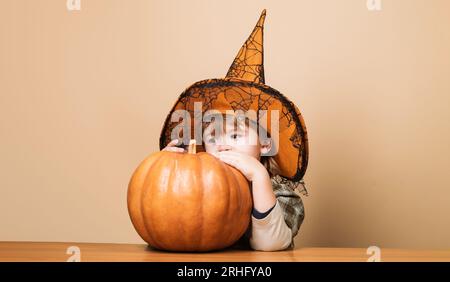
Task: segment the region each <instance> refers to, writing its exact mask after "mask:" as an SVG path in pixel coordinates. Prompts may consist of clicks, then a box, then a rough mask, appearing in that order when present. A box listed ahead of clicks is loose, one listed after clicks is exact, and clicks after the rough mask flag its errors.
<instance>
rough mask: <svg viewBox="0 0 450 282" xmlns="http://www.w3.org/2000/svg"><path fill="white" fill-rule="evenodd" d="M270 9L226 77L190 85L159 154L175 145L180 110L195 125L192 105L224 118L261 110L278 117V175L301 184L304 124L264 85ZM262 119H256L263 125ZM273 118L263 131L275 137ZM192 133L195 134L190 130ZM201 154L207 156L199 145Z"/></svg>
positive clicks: (288, 103)
mask: <svg viewBox="0 0 450 282" xmlns="http://www.w3.org/2000/svg"><path fill="white" fill-rule="evenodd" d="M265 17H266V10H263V12H262V13H261V16H260V18H259V20H258V22H257V24H256V26H255V28H254V29H253V32H252V33H251V34H250V36H249V37H248V39H247V40H246V41H245V43H244V44H243V45H242V47H241V49H240V50H239V52H238V54H237V56H236V58H235V59H234V61H233V63H232V64H231V66H230V68H229V70H228V72H227V74H226V77H225V78H221V79H206V80H202V81H199V82H196V83H194V84H192V85H191V86H190V87H188V88H187V89H186V90H185V91H184V92H183V93H182V94H181V95H180V96H179V98H178V100H177V101H176V102H175V104H174V106H173V107H172V110H171V111H170V113H169V115H168V116H167V118H166V121H165V122H164V125H163V128H162V131H161V136H160V140H159V145H160V149H163V148H164V147H166V146H167V144H168V143H169V142H170V141H171V133H172V130H173V129H174V128H175V127H176V126H177V123H176V122H172V119H171V117H172V114H173V113H174V112H175V111H177V110H185V111H186V112H187V113H189V114H190V115H191V120H194V118H195V117H194V113H195V111H194V103H196V102H201V105H202V109H201V111H202V113H205V112H206V111H208V110H216V111H220V112H222V113H225V112H226V111H228V110H233V111H239V110H240V111H244V112H246V111H249V110H253V111H255V112H257V113H259V112H260V110H263V111H267V113H268V115H270V113H271V112H272V111H278V113H279V120H278V121H279V123H278V130H279V139H278V144H276V147H277V154H276V155H275V156H274V158H275V161H276V162H277V164H278V167H279V171H280V176H282V177H285V178H287V179H289V180H292V181H300V180H301V179H302V178H303V176H304V174H305V172H306V168H307V165H308V154H309V149H308V136H307V132H306V126H305V122H304V120H303V117H302V115H301V113H300V111H299V109H298V108H297V106H296V105H295V104H294V103H292V102H291V101H290V100H289V99H288V98H287V97H286V96H284V95H283V94H281V93H280V92H279V91H277V90H275V89H273V88H272V87H270V86H268V85H266V84H265V77H264V62H263V61H264V57H263V55H264V52H263V51H264V50H263V29H264V19H265ZM261 118H262V117H261V116H259V114H258V117H257V121H258V122H260V119H261ZM270 120H271V119H270V118H268V117H267V116H266V117H265V122H266V123H265V126H264V128H265V129H266V130H267V132H269V134H271V131H272V124H271V122H270ZM193 129H194V126H192V128H191V130H193ZM192 132H193V131H192ZM199 146H200V148H199V149H198V151H204V148H203V146H202V145H199Z"/></svg>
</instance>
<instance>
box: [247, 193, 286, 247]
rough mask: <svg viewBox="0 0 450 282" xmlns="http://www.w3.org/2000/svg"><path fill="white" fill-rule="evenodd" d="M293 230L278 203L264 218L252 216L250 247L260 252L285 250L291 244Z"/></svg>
mask: <svg viewBox="0 0 450 282" xmlns="http://www.w3.org/2000/svg"><path fill="white" fill-rule="evenodd" d="M291 240H292V233H291V229H289V227H288V226H287V225H286V222H285V221H284V220H283V211H282V210H281V208H280V204H279V202H278V201H276V203H275V206H274V208H273V209H272V211H271V212H270V213H269V214H268V215H267V216H266V217H264V218H261V219H258V218H255V217H254V216H252V231H251V237H250V247H251V248H252V249H254V250H258V251H279V250H284V249H286V248H287V247H289V245H290V244H291Z"/></svg>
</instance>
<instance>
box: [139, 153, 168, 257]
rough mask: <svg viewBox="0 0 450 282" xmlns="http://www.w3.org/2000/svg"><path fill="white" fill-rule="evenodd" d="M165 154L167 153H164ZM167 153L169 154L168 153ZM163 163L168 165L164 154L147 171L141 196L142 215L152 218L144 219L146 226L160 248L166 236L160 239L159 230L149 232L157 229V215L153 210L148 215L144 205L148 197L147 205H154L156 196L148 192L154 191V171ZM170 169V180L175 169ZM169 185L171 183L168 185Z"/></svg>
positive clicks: (162, 247)
mask: <svg viewBox="0 0 450 282" xmlns="http://www.w3.org/2000/svg"><path fill="white" fill-rule="evenodd" d="M167 153H168V154H172V153H171V152H167ZM164 154H165V153H164ZM166 155H167V154H166ZM163 164H164V165H166V162H165V158H163V157H162V156H161V157H160V158H158V160H156V161H155V162H154V163H153V166H152V167H151V169H149V170H148V171H147V178H146V181H145V183H144V189H143V191H142V192H143V194H142V196H141V213H142V216H143V217H144V218H149V219H150V220H145V221H144V224H145V227H146V230H147V233H149V234H152V235H151V236H152V239H153V241H154V245H155V247H157V248H160V249H164V248H165V242H164V238H163V240H157V239H159V238H158V235H159V234H158V232H149V230H155V221H154V220H153V219H154V217H155V215H154V212H151V213H150V215H147V216H146V213H145V210H144V208H145V205H144V200H146V199H147V197H149V198H150V201H149V202H147V205H148V206H153V205H152V203H153V201H154V197H152V196H147V194H148V193H149V192H153V191H152V190H153V186H154V184H155V183H154V181H152V174H153V173H152V172H153V171H155V168H157V167H164V166H163ZM168 171H169V177H168V179H169V181H170V180H171V179H172V178H171V177H170V175H171V174H172V172H173V170H168ZM158 181H159V179H158ZM168 186H169V185H168Z"/></svg>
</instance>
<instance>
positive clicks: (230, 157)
mask: <svg viewBox="0 0 450 282" xmlns="http://www.w3.org/2000/svg"><path fill="white" fill-rule="evenodd" d="M217 120H219V122H218V121H217ZM223 120H226V121H227V123H224V122H223ZM228 121H232V123H230V122H228ZM235 121H236V118H234V117H229V116H224V117H223V118H221V119H217V118H215V119H214V122H211V123H210V124H209V125H207V126H206V128H205V126H204V130H203V142H204V143H203V145H204V148H205V150H206V152H207V153H210V154H212V155H214V156H216V157H217V158H219V159H220V160H222V161H223V162H225V163H227V164H229V165H231V166H233V167H235V168H236V169H238V170H240V172H241V173H242V174H243V175H244V176H245V177H246V178H247V179H248V181H249V182H250V183H251V189H252V196H253V211H252V220H251V225H250V226H249V228H248V230H247V232H246V234H245V236H243V238H241V240H240V241H239V243H238V244H240V245H244V244H246V242H247V240H246V239H249V240H248V243H249V244H250V247H251V248H252V249H254V250H261V251H277V250H284V249H287V248H293V247H294V243H293V238H294V237H295V235H296V234H297V233H298V230H299V228H300V225H301V224H302V222H303V219H304V216H305V213H304V208H303V203H302V200H301V198H300V197H299V196H298V195H297V194H296V193H295V192H294V189H295V188H296V187H294V185H295V183H294V182H290V181H288V180H287V179H284V178H283V177H281V176H279V175H276V174H274V173H276V171H277V167H276V162H275V161H274V159H273V158H272V157H268V156H264V155H266V154H268V153H269V152H270V151H271V150H272V149H273V148H272V147H273V146H274V144H273V142H272V140H271V138H270V136H268V137H269V138H267V139H265V140H262V138H260V137H259V136H260V134H259V132H258V130H264V128H262V127H261V126H258V125H257V124H256V123H254V122H253V121H252V120H250V119H245V123H242V122H240V123H238V124H237V125H236V124H235V123H236V122H235ZM217 123H219V126H217ZM250 123H253V124H252V125H254V126H249V125H250ZM225 125H226V126H225ZM218 129H219V130H220V131H219V132H216V130H218ZM255 129H257V130H255ZM264 133H265V134H266V135H268V133H267V132H264ZM264 136H265V135H264ZM253 141H256V142H253ZM178 143H179V142H178V140H177V139H175V140H172V141H171V142H170V143H169V144H168V145H167V146H166V147H165V148H164V149H163V151H172V152H186V149H184V148H179V147H176V145H177V144H178ZM298 184H302V185H303V181H300V182H299V183H298ZM303 189H305V188H304V186H303ZM304 191H306V190H304Z"/></svg>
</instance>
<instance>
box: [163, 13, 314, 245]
mask: <svg viewBox="0 0 450 282" xmlns="http://www.w3.org/2000/svg"><path fill="white" fill-rule="evenodd" d="M265 15H266V12H265V10H264V11H263V12H262V14H261V16H260V18H259V20H258V23H257V24H256V27H255V28H254V30H253V32H252V33H251V34H250V36H249V38H248V39H247V40H246V42H245V43H244V45H243V46H242V47H241V49H240V50H239V52H238V54H237V56H236V58H235V59H234V61H233V63H232V64H231V66H230V68H229V70H228V73H227V75H226V77H225V78H223V79H207V80H202V81H199V82H196V83H194V84H193V85H191V86H190V87H188V88H187V89H186V90H185V91H184V92H183V93H182V94H181V95H180V97H179V98H178V100H177V102H176V103H175V105H174V106H173V107H172V110H171V112H170V114H169V115H168V116H167V118H166V120H165V123H164V126H163V128H162V131H161V136H160V140H159V141H160V142H159V146H160V149H161V150H166V151H177V152H183V151H184V149H183V148H177V147H176V145H177V143H178V141H177V140H173V139H175V138H179V137H180V135H179V134H178V133H176V132H178V131H179V130H178V129H183V139H187V141H189V138H187V137H185V135H184V133H186V132H185V130H190V131H191V132H192V129H194V135H195V136H196V139H197V133H196V132H195V131H196V128H198V127H197V125H198V123H195V125H194V127H192V124H191V123H190V122H191V121H192V120H196V117H197V116H198V112H199V111H198V110H200V113H201V114H203V113H205V112H208V111H210V110H215V111H218V112H219V113H221V114H225V113H227V112H228V110H233V111H234V112H237V111H243V112H244V113H248V112H254V113H258V114H257V116H256V118H252V119H251V120H252V122H247V121H246V122H245V126H241V127H240V130H238V131H241V132H240V133H239V132H238V131H236V130H235V129H229V128H228V126H226V127H224V126H223V124H219V126H218V127H216V126H215V125H217V124H216V123H215V121H214V122H213V123H211V124H209V125H208V126H206V127H204V128H203V129H204V130H203V132H202V134H201V135H200V136H202V135H203V141H204V142H203V143H202V145H201V146H202V147H203V148H200V149H199V150H198V151H202V149H203V150H204V151H206V152H208V153H211V154H213V155H215V156H216V157H217V158H219V159H221V160H222V161H223V162H225V163H227V164H229V165H231V166H234V167H236V168H237V169H238V170H240V171H241V172H242V174H243V175H244V176H245V177H246V178H247V179H248V180H249V181H250V182H251V184H252V193H253V204H254V205H253V207H254V208H253V211H252V220H251V224H250V226H249V229H248V230H247V232H246V234H245V235H244V236H243V237H242V238H241V239H242V240H240V243H243V244H246V242H247V243H249V244H250V247H251V248H253V249H255V250H264V251H275V250H283V249H286V248H293V247H294V242H293V238H294V237H295V235H296V234H297V233H298V230H299V228H300V225H301V224H302V222H303V219H304V208H303V203H302V201H301V199H300V197H299V195H298V194H297V193H295V190H296V189H299V190H300V191H302V192H304V193H306V188H305V186H304V182H303V176H304V174H305V172H306V168H307V164H308V154H309V149H308V138H307V132H306V127H305V123H304V120H303V117H302V116H301V114H300V111H299V110H298V108H297V107H296V106H295V105H294V103H292V102H291V101H290V100H289V99H287V98H286V97H285V96H284V95H282V94H281V93H280V92H278V91H277V90H275V89H273V88H271V87H270V86H268V85H266V84H265V75H264V65H263V24H264V19H265ZM198 103H200V108H197V107H196V105H197V104H198ZM261 112H262V114H260V113H261ZM264 113H267V114H264ZM269 113H270V116H271V119H270V122H268V121H269V119H268V116H269ZM274 115H275V118H274V120H272V118H273V117H274ZM264 117H265V118H266V123H264V122H262V121H263V119H264ZM180 118H183V122H180V123H178V124H176V122H177V121H179V120H180ZM248 120H250V119H248ZM274 121H275V122H274ZM200 122H204V119H201V120H200ZM185 123H186V124H185ZM203 125H205V124H203ZM250 125H256V126H250ZM200 127H201V126H200ZM231 128H233V127H231ZM216 129H217V132H216ZM260 129H264V130H265V132H266V133H267V136H269V137H270V135H271V137H270V138H266V139H260V138H258V137H259V136H261V135H260V134H258V131H259V130H260ZM174 132H175V134H174ZM190 136H192V134H190ZM247 139H248V140H250V139H251V140H256V142H253V143H246V142H242V141H241V140H247ZM184 144H185V145H187V143H186V140H184ZM273 149H275V151H276V154H268V152H272V150H273ZM246 239H248V240H246Z"/></svg>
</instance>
